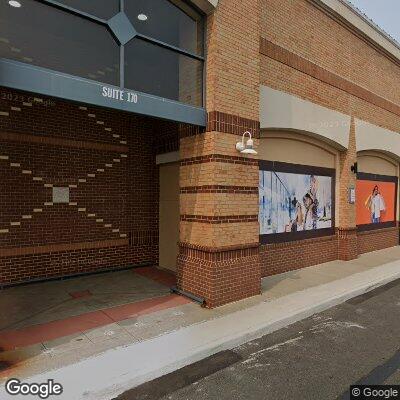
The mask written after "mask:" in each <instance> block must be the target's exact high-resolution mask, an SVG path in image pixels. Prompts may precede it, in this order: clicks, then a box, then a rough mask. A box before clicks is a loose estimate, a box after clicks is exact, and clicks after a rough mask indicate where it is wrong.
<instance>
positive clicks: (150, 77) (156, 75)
mask: <svg viewBox="0 0 400 400" xmlns="http://www.w3.org/2000/svg"><path fill="white" fill-rule="evenodd" d="M17 3H18V5H19V6H16V7H13V6H12V5H11V4H10V3H9V2H8V1H1V2H0V58H5V59H10V60H15V61H18V62H22V63H25V64H30V65H32V66H37V67H43V68H47V69H49V70H52V71H57V72H63V73H66V74H69V75H74V76H78V77H82V78H86V79H89V80H94V81H97V82H101V83H105V84H109V85H114V86H119V87H121V88H128V89H131V90H135V91H139V92H143V93H147V94H150V95H154V96H158V97H163V98H166V99H171V100H175V101H178V102H182V103H185V104H190V105H194V106H198V107H201V106H202V105H203V99H202V88H203V64H204V57H203V53H204V51H203V45H204V39H203V36H204V32H203V22H204V21H203V17H202V15H201V14H200V13H199V12H198V11H197V10H196V9H195V8H193V7H191V6H190V5H189V4H188V3H186V2H185V1H183V0H151V1H149V0H124V1H122V0H96V1H84V0H58V1H57V2H53V1H48V0H41V1H38V0H19V1H18V2H17ZM120 12H122V13H125V17H124V16H123V14H121V15H119V16H118V17H116V18H114V19H113V20H112V21H111V22H110V19H111V18H113V17H114V16H115V15H117V14H118V13H120ZM130 24H131V25H132V26H130ZM132 27H133V29H132ZM127 32H128V33H127ZM121 68H123V69H124V71H123V72H124V73H123V74H121Z"/></svg>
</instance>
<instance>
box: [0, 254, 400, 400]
mask: <svg viewBox="0 0 400 400" xmlns="http://www.w3.org/2000/svg"><path fill="white" fill-rule="evenodd" d="M398 278H400V247H396V248H392V249H387V250H383V251H379V252H374V253H369V254H367V255H363V256H361V257H360V258H359V259H357V260H354V261H351V262H346V263H345V262H331V263H327V264H321V265H318V266H314V267H310V268H306V269H303V270H298V271H293V272H289V273H286V274H282V275H278V276H275V277H269V278H265V279H264V280H263V290H264V291H263V294H262V295H261V296H256V297H253V298H251V299H247V300H244V301H241V302H237V303H234V304H230V305H227V306H225V307H221V308H218V309H216V310H205V309H201V308H200V307H198V306H197V305H195V304H186V305H183V306H178V307H176V308H173V309H168V310H165V311H161V312H159V313H154V314H151V315H146V316H143V318H137V319H136V320H135V321H136V322H135V324H136V327H135V326H134V325H133V324H132V321H129V320H127V321H128V322H127V321H125V323H126V324H127V325H125V326H128V329H129V327H130V328H131V329H132V330H131V332H135V334H136V335H137V336H136V337H138V340H137V341H135V342H132V341H131V342H130V343H129V342H126V341H119V342H118V341H117V342H110V343H107V341H104V342H101V343H97V344H96V345H93V346H88V344H87V343H86V346H84V347H79V346H73V345H71V343H69V346H68V344H67V343H64V344H60V347H59V349H60V351H53V352H52V354H51V352H50V353H45V352H44V353H43V354H40V355H39V356H38V357H36V361H37V362H36V363H33V364H28V365H27V366H25V367H24V368H17V369H15V370H10V371H5V372H7V373H4V374H3V376H2V378H3V380H5V379H7V377H11V376H17V377H21V378H30V379H29V380H32V381H36V382H42V381H45V380H47V379H50V378H51V379H55V380H56V381H57V382H60V383H61V384H62V385H63V386H64V395H63V396H62V397H59V398H65V399H68V400H73V399H82V398H85V399H96V400H100V399H110V398H112V397H114V396H115V395H117V394H118V393H121V392H122V391H124V390H125V389H127V388H129V387H132V386H135V385H137V384H140V383H143V382H144V381H146V380H148V379H151V378H154V377H157V376H160V375H162V374H165V373H168V372H170V371H172V370H174V369H177V368H180V367H182V366H184V365H186V364H188V363H192V362H194V361H197V360H199V359H201V358H203V357H206V356H208V355H211V354H213V353H215V352H218V351H220V350H223V349H227V348H231V347H234V346H236V345H239V344H241V343H244V342H246V341H248V340H250V339H253V338H256V337H259V336H262V335H263V334H265V333H268V332H272V331H274V330H276V329H279V328H281V327H283V326H286V325H288V324H291V323H293V322H295V321H298V320H300V319H302V318H305V317H307V316H309V315H311V314H313V313H316V312H320V311H322V310H324V309H326V308H329V307H332V306H334V305H336V304H339V303H340V302H343V301H345V300H347V299H349V298H351V297H354V296H357V295H359V294H362V293H364V292H366V291H369V290H371V289H373V288H375V287H377V286H380V285H383V284H385V283H388V282H390V281H392V280H395V279H398ZM120 323H121V324H123V323H124V321H122V322H120ZM140 331H141V332H142V337H141V338H140V336H139V335H138V332H140ZM118 346H119V347H118ZM1 390H2V389H0V398H5V399H7V398H10V399H11V397H7V395H6V394H5V393H4V392H2V391H1ZM12 398H13V399H14V398H15V397H12ZM25 398H28V397H25Z"/></svg>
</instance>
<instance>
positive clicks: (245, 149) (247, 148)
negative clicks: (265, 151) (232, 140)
mask: <svg viewBox="0 0 400 400" xmlns="http://www.w3.org/2000/svg"><path fill="white" fill-rule="evenodd" d="M246 134H249V136H250V138H249V139H247V142H246V145H245V144H244V137H245V136H246ZM253 147H254V142H253V139H252V138H251V133H250V132H249V131H246V132H245V133H243V136H242V141H241V142H237V143H236V150H237V151H239V152H240V153H242V154H257V152H256V151H255V150H254V149H253Z"/></svg>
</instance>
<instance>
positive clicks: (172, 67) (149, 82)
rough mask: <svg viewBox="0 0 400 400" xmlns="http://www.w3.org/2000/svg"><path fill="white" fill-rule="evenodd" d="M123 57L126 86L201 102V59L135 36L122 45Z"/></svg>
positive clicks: (161, 95)
mask: <svg viewBox="0 0 400 400" xmlns="http://www.w3.org/2000/svg"><path fill="white" fill-rule="evenodd" d="M125 60H126V66H125V86H126V87H127V88H130V89H134V90H138V91H141V92H146V93H149V94H153V95H155V96H160V97H165V98H167V99H171V100H176V101H180V102H182V103H187V104H191V105H194V106H201V105H202V76H203V63H202V62H201V61H199V60H196V59H193V58H190V57H187V56H185V55H182V54H179V53H177V52H174V51H171V50H168V49H166V48H163V47H161V46H157V45H154V44H152V43H149V42H146V41H144V40H141V39H138V38H135V39H133V40H132V41H131V42H129V43H128V44H127V45H126V47H125ZM160 60H161V61H160Z"/></svg>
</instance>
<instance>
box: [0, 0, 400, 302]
mask: <svg viewBox="0 0 400 400" xmlns="http://www.w3.org/2000/svg"><path fill="white" fill-rule="evenodd" d="M26 1H28V0H26ZM32 2H33V3H34V1H33V0H29V3H27V4H24V2H23V1H22V7H21V8H22V9H23V8H24V6H25V5H26V6H27V5H28V4H30V3H32ZM165 2H167V3H168V5H169V2H168V0H165ZM33 3H32V4H33ZM176 3H178V6H179V4H180V2H176ZM331 3H332V2H327V1H325V0H283V1H277V0H263V1H260V2H259V1H254V0H242V1H231V0H218V1H206V0H204V1H195V2H194V4H195V8H194V9H193V10H195V11H190V10H188V9H187V7H188V6H189V5H190V6H191V4H189V2H182V6H181V8H180V11H179V12H181V13H183V12H184V13H189V14H190V13H195V15H196V18H200V17H198V15H201V16H202V17H201V18H202V20H203V21H204V28H205V29H204V30H205V35H204V37H205V40H204V42H205V43H204V49H205V50H204V53H205V54H204V57H203V56H202V54H200V53H201V51H200V53H199V54H197V53H196V54H195V51H194V50H191V52H192V53H193V54H192V53H190V54H189V52H187V49H186V47H187V40H181V42H180V43H181V46H182V48H183V47H185V46H186V47H185V48H183V49H182V50H181V55H180V57H181V58H182V57H183V56H185V57H186V56H187V57H192V61H190V62H182V59H180V60H179V62H176V63H172V61H171V65H172V66H169V67H168V68H171V71H174V70H173V68H178V71H179V69H180V70H181V75H179V76H178V78H177V79H176V82H177V83H176V84H177V85H178V86H179V90H178V91H177V93H178V98H176V99H175V98H173V96H174V94H173V92H174V91H173V90H172V89H171V90H169V91H167V90H166V89H165V91H160V93H161V92H162V93H163V95H162V96H161V95H160V93H158V92H156V91H157V90H159V87H158V86H157V85H155V86H154V87H153V86H151V90H153V91H154V92H150V89H149V93H150V94H151V95H152V99H150V100H149V99H148V98H147V97H146V95H145V94H143V96H142V95H141V93H139V100H138V102H137V103H138V105H137V107H138V108H137V109H136V108H133V109H128V108H126V107H125V105H124V106H120V105H118V106H116V105H115V104H117V103H116V102H115V101H114V100H110V102H108V103H102V101H105V100H104V99H102V100H101V101H100V100H98V99H97V98H96V97H93V95H92V94H91V95H90V96H88V97H87V100H85V99H84V98H81V97H79V96H82V91H81V92H79V91H78V92H79V93H78V94H75V92H74V93H73V94H70V93H72V90H71V91H70V90H69V89H68V88H66V87H64V90H61V91H60V90H59V89H58V86H57V85H54V86H52V85H51V84H49V85H47V84H45V85H44V86H43V88H41V87H40V86H35V85H36V81H35V82H34V83H32V81H30V82H29V84H28V83H26V84H25V83H20V82H27V81H24V80H23V79H14V77H15V74H17V73H20V74H21V76H22V77H23V74H25V73H27V72H26V71H25V70H22V69H21V72H20V69H19V68H22V67H21V60H22V61H24V62H28V61H27V59H28V58H29V57H26V56H24V58H25V60H23V59H22V58H21V57H22V56H23V54H22V53H23V51H24V48H23V46H22V45H21V46H20V47H21V49H22V50H21V49H20V48H19V47H12V46H16V45H14V44H13V41H12V39H13V38H12V37H10V33H9V32H8V34H7V35H6V34H5V33H4V32H1V35H0V46H3V47H0V57H1V59H0V61H1V60H3V59H4V60H5V61H4V63H3V64H0V74H1V72H2V71H3V72H4V76H5V78H4V79H3V78H1V77H0V86H1V87H0V176H1V182H2V190H1V192H0V204H1V212H0V286H3V287H4V286H8V285H13V284H20V283H26V282H30V281H35V280H43V279H49V278H56V277H62V276H72V275H77V274H82V273H92V272H100V271H108V270H116V269H121V268H132V267H136V266H143V265H160V267H163V268H170V269H172V270H175V271H176V276H177V286H178V288H179V289H180V290H183V291H185V292H188V293H191V294H194V295H196V296H198V297H201V298H204V299H205V301H206V304H207V306H208V307H215V306H219V305H222V304H225V303H228V302H231V301H236V300H239V299H242V298H245V297H249V296H253V295H257V294H259V293H260V290H261V278H262V277H265V276H269V275H273V274H278V273H282V272H285V271H289V270H294V269H299V268H304V267H307V266H310V265H314V264H317V263H321V262H327V261H332V260H336V259H341V260H351V259H354V258H357V257H358V256H359V255H361V254H363V253H366V252H370V251H374V250H378V249H383V248H386V247H391V246H396V245H398V244H399V224H398V221H399V206H398V205H399V204H398V203H399V194H398V185H395V187H396V193H395V196H396V200H394V210H395V211H394V217H393V218H392V220H391V221H389V222H385V223H383V222H382V224H377V225H375V226H372V225H370V224H367V225H368V226H366V227H365V228H366V229H362V227H361V226H357V225H359V224H358V223H357V207H358V205H357V203H354V202H352V201H349V191H350V190H351V189H356V187H358V186H357V173H356V172H357V171H356V170H354V168H355V166H358V171H359V172H360V173H364V174H367V175H365V176H368V177H370V178H371V180H372V181H374V180H376V182H380V181H379V179H383V181H385V179H386V181H388V180H389V181H390V182H394V179H396V180H397V179H398V176H399V159H400V136H399V132H400V94H399V91H398V90H397V88H398V86H399V85H400V78H399V77H400V74H399V72H400V46H399V45H398V44H397V43H395V42H394V41H393V40H392V39H391V38H389V37H388V36H387V35H385V34H384V33H383V32H382V31H380V30H379V28H378V27H376V26H374V25H373V24H372V23H371V22H369V21H367V20H366V19H365V18H364V17H363V16H362V15H360V14H359V13H358V12H357V10H355V9H353V8H352V7H351V6H350V5H349V4H347V2H345V1H344V0H335V1H334V2H333V3H335V7H334V8H332V5H331ZM30 6H31V5H30ZM175 6H176V5H175ZM178 6H177V7H178ZM2 7H8V6H7V5H5V6H2ZM196 7H197V8H196ZM200 9H201V10H202V11H201V10H200ZM168 10H169V9H168ZM78 11H79V10H78ZM149 12H151V10H150V11H149ZM174 12H175V11H174ZM189 14H188V15H189ZM190 15H192V16H193V15H194V14H190ZM85 18H86V17H85ZM180 18H181V17H180ZM182 18H183V17H182ZM185 18H186V17H185ZM132 23H133V22H132ZM109 25H110V26H111V24H109ZM196 29H197V32H200V31H201V29H199V28H198V27H197V28H196ZM114 33H115V32H114ZM115 34H116V35H117V33H115ZM117 36H118V35H117ZM17 39H18V38H16V40H17ZM157 39H158V38H157ZM133 40H136V37H135V38H133ZM168 40H170V39H168ZM123 42H124V40H122V39H120V43H121V44H123ZM200 44H201V40H200V36H198V37H197V40H195V48H196V49H198V48H200V47H201V45H200ZM174 45H175V43H174ZM165 46H166V47H168V44H166V45H165ZM12 48H14V49H15V48H17V50H20V51H19V52H16V51H12ZM10 49H11V50H10ZM10 51H11V52H12V53H13V54H14V55H15V54H17V55H18V54H19V55H18V57H19V58H13V57H14V55H10V54H11V53H10ZM196 51H197V50H196ZM186 53H187V54H186ZM182 54H183V55H182ZM9 59H12V60H14V61H16V62H17V64H15V65H14V64H12V65H11V67H10V63H9ZM32 60H33V61H30V62H33V63H34V62H35V59H34V57H33V58H32ZM168 60H169V58H168ZM188 60H189V59H188ZM168 62H169V61H168ZM192 62H193V63H195V62H196V63H199V62H204V67H205V68H204V70H205V72H204V84H203V86H204V96H202V93H201V91H199V90H198V87H199V86H201V79H200V75H199V71H200V70H201V69H200V68H199V64H197V65H196V67H195V68H194V69H193V70H191V63H192ZM160 64H161V65H162V62H160ZM176 65H178V66H179V67H176ZM9 68H10V71H11V72H8V71H9ZM166 68H167V67H166ZM111 70H112V68H110V67H107V68H103V69H102V70H100V72H99V71H97V77H98V79H100V80H101V79H102V76H104V74H106V72H104V71H111ZM15 71H17V72H15ZM38 71H39V70H38ZM40 72H41V73H42V72H43V71H41V70H40ZM45 72H46V71H45ZM61 72H65V71H61ZM66 72H67V73H68V72H69V71H66ZM139 72H140V71H139ZM139 72H138V73H139ZM46 73H47V72H46ZM155 73H157V71H155ZM171 73H172V72H171ZM90 75H93V74H90ZM93 76H94V75H93ZM193 76H195V77H196V79H195V80H196V82H195V84H194V82H190V83H187V82H186V85H185V77H193ZM19 78H20V77H19ZM53 78H54V77H53ZM67 78H68V77H66V78H65V79H67ZM90 78H91V79H95V78H93V77H92V76H90ZM46 79H48V82H50V81H51V78H50V77H47V78H44V82H47V81H46ZM54 79H55V78H54ZM85 79H86V80H87V76H85ZM96 79H97V78H96ZM154 79H157V77H155V78H154ZM160 79H161V78H160ZM171 79H172V78H171ZM86 80H85V81H84V82H83V83H82V85H86ZM71 82H72V81H71ZM160 82H161V81H160ZM71 84H72V83H71ZM74 84H75V83H74ZM162 84H164V85H167V82H166V81H162V82H161V83H160V85H162ZM96 85H97V84H96ZM149 85H150V84H149ZM61 86H62V85H61V84H60V87H61ZM49 87H50V89H49ZM85 87H86V86H82V88H83V91H84V89H85ZM93 87H94V88H95V90H97V88H98V87H99V89H101V85H100V86H93ZM121 87H123V85H122V83H121ZM149 87H150V86H149ZM129 89H130V90H134V89H135V88H129ZM88 90H89V88H88ZM99 93H100V91H99ZM164 93H167V94H166V95H164ZM170 93H172V94H171V100H172V102H171V103H168V101H165V99H162V97H167V96H169V94H170ZM182 93H184V97H185V99H187V102H188V105H183V104H182V105H181V104H180V103H179V102H180V101H181V100H182ZM99 96H101V94H99ZM141 96H142V97H141ZM157 96H158V97H157ZM201 97H204V100H203V104H202V105H203V107H198V104H199V103H200V102H201V100H200V99H201ZM91 99H94V100H93V101H91ZM148 101H155V102H157V101H158V103H151V104H152V106H151V107H146V106H143V108H140V107H142V104H144V103H146V102H148ZM167 103H168V104H167ZM194 103H196V105H195V106H194V105H193V104H194ZM118 104H121V103H118ZM165 104H167V105H165ZM133 107H136V103H135V105H133ZM163 107H164V108H163ZM174 107H175V108H176V110H175V108H174ZM172 108H174V112H171V111H170V110H171V109H172ZM201 113H203V114H204V122H201V118H200V119H199V118H198V117H197V116H198V115H203V114H201ZM189 114H190V116H193V119H191V118H189V117H188V115H189ZM196 118H197V120H196ZM198 121H200V122H198ZM246 131H248V132H250V133H251V134H252V137H253V139H254V148H255V149H256V150H257V152H258V154H243V153H240V152H238V151H237V150H236V147H235V145H236V143H237V142H238V141H240V140H241V139H242V135H243V133H244V132H246ZM261 162H269V163H272V165H274V163H283V164H285V165H290V166H291V168H294V171H295V170H296V166H298V168H300V169H301V168H303V169H304V166H308V167H310V168H314V169H315V168H319V169H322V170H325V169H326V170H327V169H329V170H330V171H332V174H333V175H332V176H333V185H334V190H333V192H332V193H333V194H332V204H333V206H332V211H331V213H332V215H331V217H330V220H331V221H332V222H331V225H332V226H331V228H332V229H331V230H330V231H329V233H325V234H322V233H321V234H319V233H318V232H317V233H316V234H315V235H312V237H306V236H304V235H303V236H301V235H299V236H296V235H292V237H291V238H290V240H289V239H288V240H285V239H283V240H280V239H279V240H275V239H272V238H273V237H274V236H275V237H278V236H279V235H278V236H276V235H275V233H277V232H274V234H272V235H266V236H265V237H266V239H265V240H266V241H262V240H261V236H260V233H261V231H260V219H261V216H260V189H259V184H260V165H261V164H260V163H261ZM164 165H171V166H176V168H175V167H174V168H175V169H173V170H171V171H176V172H175V173H176V182H177V187H176V190H175V189H174V190H175V191H174V192H173V193H172V192H171V193H167V195H166V197H165V198H164V195H163V193H162V192H163V190H164V189H163V188H164V187H167V188H168V187H170V191H172V189H171V188H172V187H173V185H170V184H169V181H166V182H162V179H163V178H162V176H164V175H163V173H160V171H161V169H162V168H163V166H164ZM352 169H353V170H352ZM168 173H169V172H168ZM172 173H174V172H172ZM178 175H179V176H178ZM165 176H167V175H165ZM388 177H389V178H390V179H389V178H388ZM168 179H170V178H168ZM174 179H175V178H174ZM63 190H64V192H63ZM167 191H168V190H167ZM60 196H61V197H60ZM65 196H67V197H65ZM164 199H167V200H166V201H164ZM356 200H357V199H356ZM386 201H388V199H386ZM175 203H176V204H177V207H178V216H177V219H173V218H175V217H172V214H173V213H172V211H169V209H168V207H172V204H175ZM164 206H165V207H166V208H165V207H164ZM325 211H326V210H324V213H325ZM171 218H172V219H171ZM162 221H164V222H162ZM164 223H165V224H164ZM163 224H164V225H166V226H168V224H176V225H178V224H179V230H178V229H177V230H176V232H177V237H166V236H165V234H164V233H163V232H164V231H163V229H164V228H162V229H161V226H164V225H163ZM282 233H284V232H282ZM286 233H289V232H286ZM178 235H179V236H178ZM281 236H282V235H281ZM282 237H285V236H282ZM270 238H271V239H270ZM168 243H170V245H168ZM161 248H162V249H165V250H162V251H165V252H167V253H168V252H169V251H176V253H173V258H176V264H175V265H171V263H169V264H168V263H167V264H168V265H164V264H165V262H164V261H163V260H164V254H161ZM170 259H171V257H170Z"/></svg>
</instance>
